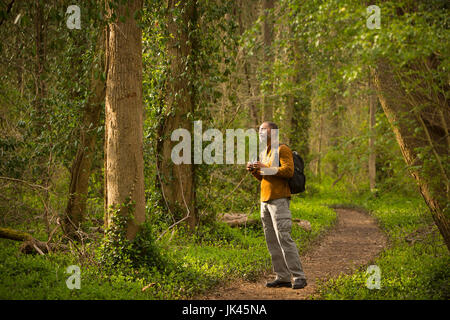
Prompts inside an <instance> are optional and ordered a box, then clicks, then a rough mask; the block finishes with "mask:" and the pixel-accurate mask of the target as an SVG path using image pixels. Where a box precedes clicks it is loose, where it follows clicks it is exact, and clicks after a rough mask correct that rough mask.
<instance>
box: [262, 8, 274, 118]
mask: <svg viewBox="0 0 450 320" xmlns="http://www.w3.org/2000/svg"><path fill="white" fill-rule="evenodd" d="M273 8H274V0H264V1H263V10H264V12H263V14H264V16H265V20H264V24H263V43H264V46H263V50H264V68H263V70H264V75H263V79H266V81H268V82H269V84H267V86H266V88H265V93H264V95H263V121H273V102H272V97H267V95H271V94H272V92H273V83H272V80H269V77H270V76H269V75H270V74H271V65H272V63H273V55H272V50H271V46H272V41H273V19H272V16H273V13H270V14H269V12H268V11H269V10H273Z"/></svg>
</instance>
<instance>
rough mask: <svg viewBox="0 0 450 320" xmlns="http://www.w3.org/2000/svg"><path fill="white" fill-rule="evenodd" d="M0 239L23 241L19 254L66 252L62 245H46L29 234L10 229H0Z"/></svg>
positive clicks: (65, 247)
mask: <svg viewBox="0 0 450 320" xmlns="http://www.w3.org/2000/svg"><path fill="white" fill-rule="evenodd" d="M0 238H3V239H9V240H15V241H24V242H23V243H22V245H21V246H20V249H19V250H20V252H22V253H25V254H29V253H36V252H37V253H39V254H41V255H43V254H45V253H48V252H52V251H63V250H67V249H68V247H67V246H66V245H64V244H59V243H47V242H43V241H39V240H37V239H35V238H34V237H33V236H32V235H31V234H29V233H27V232H23V231H18V230H14V229H10V228H1V227H0Z"/></svg>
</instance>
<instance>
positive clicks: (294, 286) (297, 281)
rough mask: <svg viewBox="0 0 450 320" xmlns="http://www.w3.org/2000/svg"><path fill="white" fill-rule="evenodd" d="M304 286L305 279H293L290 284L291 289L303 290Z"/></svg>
mask: <svg viewBox="0 0 450 320" xmlns="http://www.w3.org/2000/svg"><path fill="white" fill-rule="evenodd" d="M306 285H307V283H306V279H295V280H294V283H293V284H292V289H303V288H304V287H306Z"/></svg>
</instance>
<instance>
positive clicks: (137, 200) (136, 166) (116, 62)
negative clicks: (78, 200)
mask: <svg viewBox="0 0 450 320" xmlns="http://www.w3.org/2000/svg"><path fill="white" fill-rule="evenodd" d="M140 9H142V0H132V1H128V2H126V4H120V5H118V6H117V7H115V8H108V14H109V16H110V17H111V15H112V14H113V13H114V14H115V16H116V18H115V21H113V22H111V23H110V24H109V25H108V35H107V43H106V59H107V80H106V102H105V182H106V183H105V208H106V209H107V211H106V212H105V225H106V227H109V226H111V224H112V212H113V211H112V210H110V208H113V209H114V210H117V209H119V208H120V209H121V210H120V214H123V215H127V216H129V215H131V214H132V219H131V220H129V222H128V225H127V230H126V231H127V232H126V233H127V235H126V236H127V239H130V240H131V239H133V238H134V237H135V235H136V233H137V231H138V230H139V225H140V224H141V223H143V222H144V221H145V194H144V158H143V111H144V110H143V103H142V30H141V29H140V28H139V26H138V25H137V21H136V20H135V18H134V17H135V13H136V11H138V10H140ZM127 200H130V201H132V202H133V205H132V210H131V211H132V212H129V211H130V210H127V208H129V207H127V208H125V207H122V206H123V205H124V204H125V203H126V202H127Z"/></svg>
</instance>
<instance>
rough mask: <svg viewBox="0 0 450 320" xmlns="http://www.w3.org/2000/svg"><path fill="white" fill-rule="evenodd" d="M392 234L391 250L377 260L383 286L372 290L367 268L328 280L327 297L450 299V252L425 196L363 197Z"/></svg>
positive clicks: (323, 295) (323, 294)
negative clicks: (419, 197)
mask: <svg viewBox="0 0 450 320" xmlns="http://www.w3.org/2000/svg"><path fill="white" fill-rule="evenodd" d="M356 200H357V203H359V204H360V205H363V206H364V207H366V208H368V209H370V212H371V215H373V216H374V217H375V218H376V219H377V220H378V222H379V224H380V225H381V227H382V228H383V230H384V231H385V232H386V233H387V234H388V236H389V242H390V245H389V248H388V249H386V250H385V251H384V252H382V253H381V254H380V256H379V257H377V258H376V259H375V261H373V262H371V264H375V265H377V266H378V267H379V268H380V270H381V289H380V290H377V289H372V290H370V289H368V288H367V287H366V281H367V279H368V275H367V274H366V266H362V267H361V268H360V269H359V270H358V271H357V272H356V273H354V274H352V275H341V276H339V277H338V278H337V279H333V280H330V281H328V282H325V283H322V284H321V286H320V289H319V293H320V295H319V296H318V298H321V299H358V300H359V299H383V300H384V299H400V300H402V299H441V300H442V299H445V300H447V299H448V298H449V297H450V287H449V282H448V279H449V277H450V272H449V269H448V265H449V263H450V256H449V255H448V250H447V248H446V246H445V245H444V242H443V239H442V237H441V236H440V234H439V232H438V230H437V227H436V226H434V225H432V221H431V218H430V214H429V213H428V212H427V211H428V209H427V208H426V206H425V204H424V202H423V200H422V199H418V198H417V197H414V198H410V197H405V196H397V195H394V194H384V195H382V196H381V197H380V198H378V199H374V198H372V197H364V196H363V197H359V199H358V198H357V199H356Z"/></svg>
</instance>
